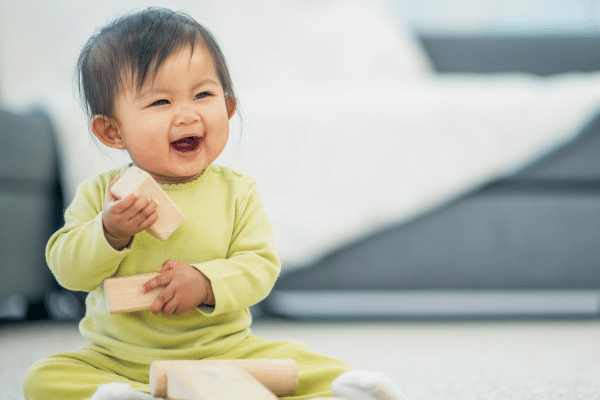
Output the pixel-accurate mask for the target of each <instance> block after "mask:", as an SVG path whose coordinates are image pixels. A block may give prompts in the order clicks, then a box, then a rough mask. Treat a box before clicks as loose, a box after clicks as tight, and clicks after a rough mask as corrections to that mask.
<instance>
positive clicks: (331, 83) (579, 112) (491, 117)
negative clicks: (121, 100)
mask: <svg viewBox="0 0 600 400" xmlns="http://www.w3.org/2000/svg"><path fill="white" fill-rule="evenodd" d="M150 5H152V6H165V7H169V8H172V9H176V10H183V11H185V12H187V13H189V14H190V15H192V16H193V17H194V18H196V19H197V20H198V21H199V22H201V23H203V24H204V25H206V26H207V27H208V28H209V29H210V30H211V31H212V32H213V33H214V34H215V36H216V38H217V39H218V41H219V43H220V44H221V46H222V48H223V50H224V53H225V55H226V57H227V59H228V61H229V66H230V69H231V73H232V77H233V81H234V85H235V87H236V90H237V92H238V96H239V99H240V107H239V111H240V113H238V115H237V116H236V117H234V119H233V120H232V124H231V136H230V141H229V144H228V147H227V149H226V151H225V153H224V154H223V155H222V156H221V158H220V159H219V160H218V162H219V163H221V164H224V165H228V166H232V167H234V168H236V169H239V170H240V171H241V172H243V173H245V174H248V175H250V176H253V177H254V178H256V180H257V182H258V186H259V189H260V190H261V193H262V196H263V200H264V202H265V205H266V208H267V212H268V214H269V217H270V219H271V223H272V225H273V227H274V229H275V234H276V238H277V250H278V252H279V254H280V256H281V259H282V263H283V272H282V277H281V279H280V280H279V281H278V283H277V285H276V287H275V289H274V291H273V293H272V296H271V297H270V298H269V299H268V300H267V301H266V302H264V304H260V305H258V306H256V309H255V310H253V311H254V312H255V314H256V315H257V316H259V315H265V314H266V315H272V316H279V317H292V318H336V317H341V318H372V317H376V318H378V317H385V318H388V317H392V318H406V317H409V318H414V317H417V318H422V317H425V318H428V317H436V318H437V317H440V316H442V317H454V316H462V317H464V316H467V317H490V316H492V317H494V316H499V315H500V316H523V315H525V316H528V315H538V316H539V315H576V316H596V315H597V314H598V312H599V309H598V308H599V304H600V297H599V294H600V290H599V289H600V269H599V268H598V260H599V257H598V256H599V255H600V254H599V250H598V248H599V247H598V245H597V243H599V241H600V223H599V222H600V221H599V220H600V202H599V201H598V196H599V192H600V168H599V164H598V163H599V159H598V156H597V155H598V154H599V153H598V150H600V137H599V136H598V124H599V120H598V115H597V111H598V108H599V106H600V75H599V74H598V73H597V71H598V70H600V35H599V32H600V29H599V27H600V3H599V2H598V1H597V0H529V1H522V0H521V1H519V0H453V1H446V0H423V1H418V2H413V1H408V0H395V1H394V0H373V1H367V0H364V1H363V0H344V1H342V0H323V1H292V0H289V1H274V0H257V1H253V2H244V1H227V2H224V1H216V0H206V1H185V0H179V1H176V0H173V1H155V2H152V3H149V2H147V1H141V0H119V1H100V2H99V1H88V0H83V1H82V0H64V1H49V0H43V1H33V0H19V1H17V0H3V1H2V2H0V110H1V112H0V136H1V138H2V141H1V143H2V144H0V155H1V157H0V165H1V168H0V221H1V222H0V252H1V253H0V271H1V275H0V276H1V279H0V319H1V320H3V321H21V320H27V319H40V318H53V319H59V320H77V319H78V318H80V317H81V315H82V313H83V307H82V299H83V296H84V294H81V293H71V292H67V291H64V290H62V289H61V288H60V287H58V285H57V284H56V282H55V281H54V280H53V278H52V277H51V275H50V274H49V272H48V269H47V267H46V265H45V260H44V246H45V243H46V241H47V239H48V237H49V236H50V235H51V233H52V232H53V231H54V230H56V229H57V228H58V227H59V226H60V225H61V223H62V222H61V218H62V211H63V210H64V208H65V207H66V206H68V204H69V203H70V201H71V199H72V198H73V196H74V193H75V190H76V188H77V186H78V185H79V184H80V183H81V182H82V181H83V180H85V179H87V178H88V177H91V176H93V175H94V174H97V173H100V172H102V171H104V170H106V169H109V168H113V167H118V166H121V165H122V164H124V163H127V162H128V161H129V159H128V157H127V155H126V154H123V153H119V152H114V151H112V150H109V149H105V148H102V147H101V145H100V144H98V143H97V142H96V141H95V140H94V139H93V138H92V136H91V134H90V132H89V129H88V126H87V125H88V124H87V121H86V118H85V116H84V115H83V112H82V111H81V107H80V105H79V103H78V98H77V93H76V90H75V84H74V82H75V74H74V66H75V63H76V60H77V57H78V54H79V51H80V49H81V48H82V46H83V45H84V43H85V42H86V40H87V39H88V38H89V36H90V35H91V34H92V33H93V32H94V31H95V29H96V28H98V27H100V26H102V25H104V24H106V23H107V22H108V21H110V20H111V19H113V18H115V17H116V16H120V15H122V14H123V13H125V12H128V11H130V10H132V9H141V8H145V7H148V6H150ZM349 299H353V301H351V302H349ZM357 299H358V301H357ZM348 304H352V306H351V307H349V306H348Z"/></svg>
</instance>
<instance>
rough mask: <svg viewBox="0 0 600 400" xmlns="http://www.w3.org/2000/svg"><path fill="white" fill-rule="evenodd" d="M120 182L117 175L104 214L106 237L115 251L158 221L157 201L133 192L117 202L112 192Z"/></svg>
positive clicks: (125, 245)
mask: <svg viewBox="0 0 600 400" xmlns="http://www.w3.org/2000/svg"><path fill="white" fill-rule="evenodd" d="M117 180H119V176H118V175H117V176H116V177H115V179H113V181H112V182H111V183H110V185H109V186H108V189H107V191H106V203H105V206H104V211H103V213H102V225H103V227H104V236H105V237H106V240H107V241H108V243H110V245H111V246H112V247H113V248H114V249H115V250H122V249H124V248H125V247H127V246H128V245H129V243H130V242H131V240H132V239H133V236H134V235H135V234H136V233H139V232H141V231H143V230H145V229H146V228H148V227H150V226H152V225H153V224H154V223H155V222H156V221H157V220H158V213H157V212H156V207H157V204H156V201H154V200H149V199H148V198H146V197H144V196H140V195H139V194H138V193H136V192H133V193H130V194H129V195H127V196H125V197H124V198H122V199H120V200H117V198H116V197H115V196H114V195H113V193H112V192H111V188H112V186H113V185H114V184H115V182H117Z"/></svg>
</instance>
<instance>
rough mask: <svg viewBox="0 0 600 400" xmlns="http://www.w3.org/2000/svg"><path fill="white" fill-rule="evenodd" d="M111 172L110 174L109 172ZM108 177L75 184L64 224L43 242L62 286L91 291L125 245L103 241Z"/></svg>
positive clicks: (108, 274)
mask: <svg viewBox="0 0 600 400" xmlns="http://www.w3.org/2000/svg"><path fill="white" fill-rule="evenodd" d="M113 176H114V175H113ZM111 179H112V177H111V176H109V175H100V176H97V177H95V178H92V179H89V180H87V181H85V182H83V183H82V184H81V185H79V187H78V189H77V193H76V194H75V197H74V199H73V201H72V203H71V204H70V205H69V207H68V208H67V210H66V212H65V225H64V226H63V227H62V228H61V229H59V230H58V231H57V232H55V233H54V234H53V235H52V237H51V238H50V239H49V241H48V245H47V246H46V261H47V263H48V266H49V267H50V269H51V270H52V272H53V274H54V276H55V277H56V279H57V280H58V282H59V283H60V284H61V285H62V286H63V287H65V288H67V289H71V290H77V291H87V292H89V291H92V290H94V289H96V287H98V285H100V284H102V282H103V281H104V279H106V278H108V277H111V276H112V275H114V274H115V272H116V270H117V268H118V267H119V265H120V263H121V261H122V260H123V258H124V257H125V256H126V255H127V254H128V252H129V249H123V250H122V251H118V250H116V249H115V248H114V247H112V245H111V244H110V243H109V242H108V241H107V236H106V234H105V231H104V224H103V217H104V214H103V212H104V210H105V208H106V204H107V203H109V201H108V200H107V192H108V190H107V188H108V186H109V184H110V181H111Z"/></svg>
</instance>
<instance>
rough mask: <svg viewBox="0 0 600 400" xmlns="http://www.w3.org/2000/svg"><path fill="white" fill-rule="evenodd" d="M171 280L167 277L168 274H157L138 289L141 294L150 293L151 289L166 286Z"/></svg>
mask: <svg viewBox="0 0 600 400" xmlns="http://www.w3.org/2000/svg"><path fill="white" fill-rule="evenodd" d="M171 279H173V277H172V276H169V275H168V274H158V275H156V276H155V277H154V278H152V279H150V280H149V281H147V282H145V283H144V284H143V285H142V286H141V287H140V291H141V292H142V293H146V292H149V291H151V290H152V289H156V288H157V287H161V286H167V285H168V284H169V283H171Z"/></svg>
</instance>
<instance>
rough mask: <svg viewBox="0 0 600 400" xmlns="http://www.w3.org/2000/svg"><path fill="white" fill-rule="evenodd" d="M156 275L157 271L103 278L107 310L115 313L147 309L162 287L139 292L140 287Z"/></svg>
mask: <svg viewBox="0 0 600 400" xmlns="http://www.w3.org/2000/svg"><path fill="white" fill-rule="evenodd" d="M156 275H158V272H153V273H149V274H140V275H132V276H122V277H118V278H108V279H105V280H104V296H105V298H106V307H107V308H108V312H109V313H111V314H116V313H123V312H132V311H141V310H147V309H149V308H150V306H151V305H152V302H153V301H154V299H156V297H157V296H158V295H159V294H160V292H162V290H163V289H164V287H157V288H154V289H152V290H151V291H149V292H146V293H142V292H140V287H141V286H142V285H143V284H144V283H146V282H147V281H149V280H150V279H152V278H154V277H155V276H156Z"/></svg>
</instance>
